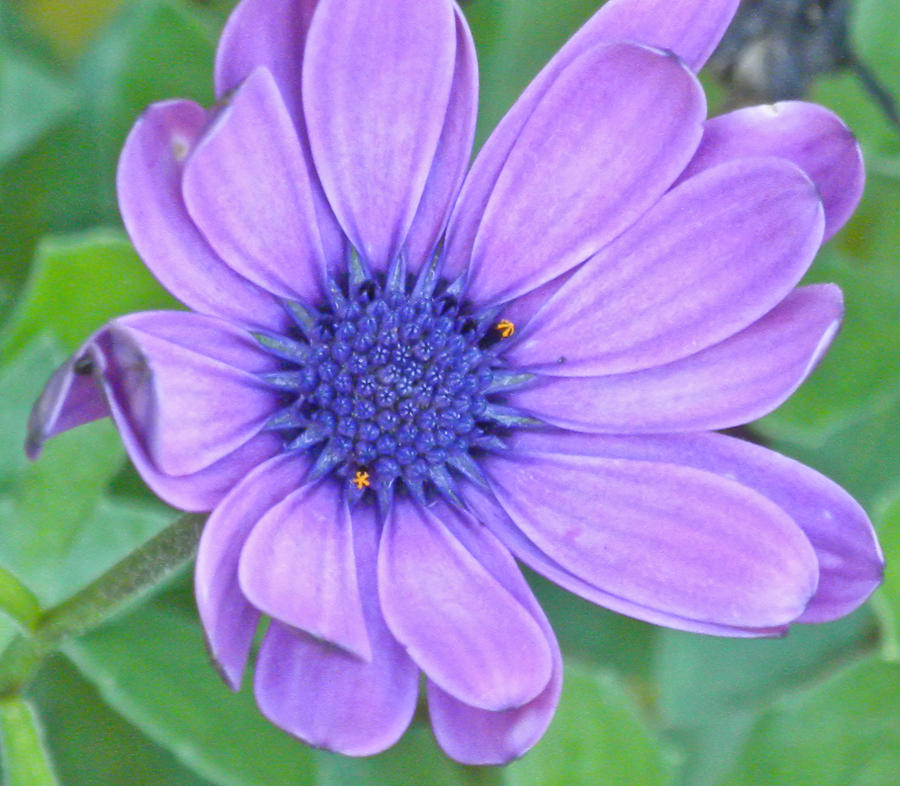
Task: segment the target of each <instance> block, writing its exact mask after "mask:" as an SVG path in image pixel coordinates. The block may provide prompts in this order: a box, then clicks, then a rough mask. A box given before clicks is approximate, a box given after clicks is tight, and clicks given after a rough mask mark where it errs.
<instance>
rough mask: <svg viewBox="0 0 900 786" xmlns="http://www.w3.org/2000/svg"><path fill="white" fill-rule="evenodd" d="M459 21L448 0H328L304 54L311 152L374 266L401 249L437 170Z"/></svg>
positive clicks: (359, 245)
mask: <svg viewBox="0 0 900 786" xmlns="http://www.w3.org/2000/svg"><path fill="white" fill-rule="evenodd" d="M455 24H456V22H455V18H454V13H453V4H452V3H451V2H449V0H396V1H395V2H392V3H372V2H368V0H321V2H320V3H319V5H318V8H317V9H316V13H315V15H314V17H313V21H312V25H311V27H310V30H309V36H308V39H307V42H306V53H305V57H304V62H303V108H304V114H305V117H306V122H307V126H308V130H309V141H310V145H311V148H312V153H313V158H314V160H315V162H316V169H317V171H318V173H319V177H320V178H321V181H322V185H323V187H324V189H325V193H326V194H327V195H328V200H329V202H330V203H331V205H332V207H333V208H334V211H335V214H336V215H337V217H338V220H339V221H340V223H341V226H342V227H343V228H344V231H345V233H346V234H347V236H348V237H349V238H350V240H351V241H352V243H353V245H354V246H355V247H356V248H357V250H358V251H359V252H360V254H361V255H362V256H363V258H364V259H365V260H366V261H367V262H368V263H369V264H370V265H372V266H373V267H374V268H376V269H381V270H384V269H386V268H387V266H388V264H389V263H390V262H391V261H392V260H393V259H394V257H395V256H396V254H397V253H398V251H399V250H400V247H401V245H402V243H403V241H404V239H405V238H406V236H407V234H408V232H409V229H410V225H411V224H412V221H413V217H414V216H415V214H416V211H417V209H418V206H419V202H420V200H421V198H422V193H423V191H424V189H425V184H426V182H427V180H428V177H429V173H430V172H431V169H432V162H433V161H434V158H435V153H436V152H437V149H438V143H439V140H440V137H441V133H442V130H443V124H444V119H445V117H446V114H447V106H448V103H449V99H450V89H451V85H452V82H453V74H454V68H455V61H456V31H455ZM336 52H339V53H340V56H339V57H335V53H336Z"/></svg>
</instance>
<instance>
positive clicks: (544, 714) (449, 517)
mask: <svg viewBox="0 0 900 786" xmlns="http://www.w3.org/2000/svg"><path fill="white" fill-rule="evenodd" d="M435 511H436V513H437V515H438V516H439V517H440V519H441V520H442V521H444V522H446V523H447V525H448V528H449V529H450V530H451V532H452V533H453V536H454V537H455V538H457V539H458V540H459V541H460V542H461V543H463V545H464V546H465V547H466V549H467V550H468V551H469V553H470V554H472V555H473V556H475V557H476V558H477V559H478V561H479V562H480V563H481V564H482V565H483V566H484V568H485V569H486V570H487V571H488V572H489V573H490V574H491V575H492V576H494V578H496V579H497V580H498V581H499V582H500V583H501V584H502V585H503V586H504V587H505V588H506V589H507V590H508V591H509V592H510V593H511V594H512V595H513V597H514V598H515V599H516V600H517V601H518V602H519V603H521V604H522V605H523V606H524V607H525V608H526V609H527V610H528V611H529V612H530V614H531V615H532V617H533V618H534V620H535V621H536V622H537V623H538V625H540V627H541V630H542V631H543V633H544V637H545V638H546V640H547V645H548V646H549V647H550V652H551V655H552V657H553V674H552V675H551V677H550V682H549V683H548V684H547V687H546V688H544V690H543V691H542V692H541V693H540V694H539V695H538V696H537V698H535V699H532V700H531V701H530V702H528V704H525V705H524V706H522V707H519V708H518V709H513V710H507V711H506V712H490V711H488V710H481V709H477V708H476V707H471V706H469V705H467V704H464V703H462V702H461V701H459V700H457V699H455V698H454V697H453V696H451V695H450V694H449V693H446V692H445V691H443V690H441V689H440V688H439V687H438V686H437V685H436V684H435V683H433V682H431V681H429V682H428V709H429V713H430V715H431V723H432V726H433V727H434V734H435V737H436V738H437V741H438V744H439V745H440V746H441V748H443V750H444V752H445V753H446V754H447V755H448V756H451V757H452V758H454V759H456V760H457V761H461V762H463V763H464V764H479V765H483V764H505V763H506V762H508V761H511V760H512V759H515V758H518V757H519V756H521V755H522V754H523V753H525V751H527V750H528V749H529V748H531V747H532V746H533V745H534V744H535V743H536V742H537V741H538V740H539V739H540V738H541V736H542V735H543V733H544V731H546V729H547V726H548V725H549V724H550V720H551V719H552V718H553V713H554V711H555V710H556V705H557V703H558V701H559V693H560V689H561V688H562V657H561V656H560V652H559V646H558V645H557V643H556V637H555V636H554V635H553V630H552V629H551V627H550V623H549V622H548V621H547V618H546V617H545V616H544V613H543V611H541V607H540V606H539V605H538V603H537V601H536V600H535V598H534V595H533V594H532V593H531V589H530V588H529V587H528V584H526V583H525V580H524V578H523V577H522V574H521V573H520V572H519V569H518V568H517V567H516V564H515V562H514V560H513V559H512V557H511V556H510V554H509V552H508V551H507V550H506V549H505V548H504V547H503V546H502V545H501V544H500V543H499V541H498V540H497V539H496V538H495V537H494V536H493V535H492V534H491V533H490V532H489V531H488V530H487V529H485V528H484V527H483V526H481V525H480V524H478V523H476V522H475V521H474V520H472V519H471V518H469V517H468V516H464V515H462V514H460V513H459V512H458V511H456V510H455V509H452V508H450V507H448V506H446V505H444V504H443V503H438V505H437V506H436V508H435Z"/></svg>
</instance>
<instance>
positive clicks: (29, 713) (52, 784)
mask: <svg viewBox="0 0 900 786" xmlns="http://www.w3.org/2000/svg"><path fill="white" fill-rule="evenodd" d="M43 736H44V735H43V732H42V731H41V728H40V726H39V724H38V719H37V716H36V715H35V713H34V710H33V709H32V707H31V705H30V704H29V703H28V702H27V701H25V700H24V699H22V698H21V697H19V696H5V697H4V698H2V699H0V748H2V750H3V771H4V775H5V778H4V779H3V782H4V783H5V784H6V786H56V784H57V780H56V776H55V774H54V772H53V766H52V765H51V763H50V759H49V757H48V755H47V751H46V750H45V746H44V739H43Z"/></svg>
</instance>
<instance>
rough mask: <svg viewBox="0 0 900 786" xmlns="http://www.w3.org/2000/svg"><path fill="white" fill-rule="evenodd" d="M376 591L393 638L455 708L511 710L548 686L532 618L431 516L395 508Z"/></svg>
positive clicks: (404, 505)
mask: <svg viewBox="0 0 900 786" xmlns="http://www.w3.org/2000/svg"><path fill="white" fill-rule="evenodd" d="M460 515H462V514H460ZM378 589H379V595H380V598H381V607H382V611H383V612H384V616H385V619H386V620H387V623H388V626H389V627H390V629H391V631H392V632H393V633H394V635H395V636H396V637H397V639H398V640H399V641H400V642H401V643H402V644H403V645H404V646H405V647H406V649H407V651H408V652H409V654H410V656H411V657H412V659H413V660H414V661H415V662H416V663H417V664H418V665H419V667H420V668H421V669H422V670H423V671H424V672H425V673H426V674H427V675H428V677H429V679H431V680H432V681H433V682H435V683H436V684H438V685H439V686H440V687H441V688H442V689H443V690H445V691H447V692H448V693H450V694H451V695H452V696H454V697H456V698H457V699H459V700H460V701H462V702H464V703H466V704H469V705H472V706H474V707H478V708H480V709H484V710H508V709H511V708H514V707H521V706H522V705H523V704H526V703H528V702H529V701H531V700H532V699H534V698H535V697H536V696H538V694H540V693H542V692H543V690H544V688H545V687H546V686H547V683H548V681H549V680H550V676H551V673H552V668H553V660H552V654H551V652H550V648H549V646H548V644H547V640H546V637H545V636H544V633H543V632H542V630H541V628H540V626H539V625H538V624H537V622H536V621H535V619H534V617H533V616H532V615H531V614H530V613H529V612H528V611H527V610H526V609H525V608H524V607H523V606H522V604H521V603H520V602H519V601H518V600H517V599H516V598H515V597H514V596H513V595H512V594H511V593H510V592H509V590H507V589H506V588H505V587H504V586H503V585H502V584H501V583H500V582H499V581H498V580H497V579H496V578H495V577H494V576H493V575H492V574H491V573H490V572H489V571H488V570H487V569H486V568H485V567H484V565H482V564H481V563H480V562H479V561H478V559H476V558H475V557H474V556H473V555H472V554H470V553H469V551H467V550H466V548H465V547H464V546H463V545H462V544H461V543H460V542H459V540H457V539H456V538H455V537H453V535H451V534H450V532H449V531H448V529H447V526H446V525H445V524H444V523H443V522H441V521H440V520H439V519H437V518H436V517H435V516H434V514H433V513H432V512H431V511H429V510H428V509H426V508H422V507H420V506H418V505H417V504H415V503H413V502H411V501H409V500H399V501H397V502H395V504H394V508H393V511H392V514H391V516H390V518H389V520H388V521H387V522H386V524H385V527H384V532H383V534H382V538H381V547H380V549H379V555H378Z"/></svg>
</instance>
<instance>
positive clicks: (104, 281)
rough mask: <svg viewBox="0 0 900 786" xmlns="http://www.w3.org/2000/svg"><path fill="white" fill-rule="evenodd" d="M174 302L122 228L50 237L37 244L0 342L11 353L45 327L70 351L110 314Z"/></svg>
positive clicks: (167, 306)
mask: <svg viewBox="0 0 900 786" xmlns="http://www.w3.org/2000/svg"><path fill="white" fill-rule="evenodd" d="M113 281H114V282H116V283H115V287H112V288H111V287H110V282H113ZM178 307H179V306H178V303H177V301H176V300H175V299H174V298H172V297H171V296H170V295H168V294H167V293H166V292H165V291H164V290H163V289H162V287H161V286H160V285H159V284H158V283H157V281H156V279H155V278H153V276H152V275H151V273H150V271H149V270H147V268H146V267H145V266H144V264H143V263H142V262H141V260H140V258H139V257H138V255H137V253H136V252H135V250H134V248H133V247H132V246H131V243H130V242H129V241H128V238H127V237H126V236H125V234H124V233H122V232H121V231H118V230H111V229H94V230H90V231H87V232H83V233H78V234H75V235H69V236H65V237H54V238H48V239H46V240H44V241H43V242H42V243H41V244H40V245H39V246H38V249H37V253H36V255H35V260H34V264H33V266H32V269H31V274H30V277H29V280H28V283H27V285H26V288H25V291H24V292H23V294H22V295H21V304H20V306H19V308H18V309H17V310H16V312H15V313H14V314H13V316H12V317H11V319H10V321H9V323H8V325H7V326H6V327H5V329H4V331H3V333H2V337H0V346H2V347H3V348H4V349H5V350H6V351H8V352H11V353H12V352H15V351H17V350H18V349H20V348H21V347H22V346H23V345H24V344H25V343H26V342H27V341H28V340H29V339H31V338H32V337H33V336H35V335H37V334H38V333H41V332H45V331H48V332H52V333H53V335H54V336H55V337H56V338H58V339H59V341H60V343H61V344H62V346H63V347H64V348H65V349H66V350H68V351H70V352H71V351H74V350H75V349H76V348H77V347H78V346H79V345H80V344H82V343H83V342H84V340H85V339H86V338H87V337H88V336H89V335H90V334H91V333H92V332H93V331H94V330H96V329H97V328H99V327H100V326H101V325H103V323H104V322H106V321H108V320H109V319H111V318H112V317H115V316H119V315H121V314H125V313H128V312H131V311H141V310H145V309H154V308H178Z"/></svg>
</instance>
